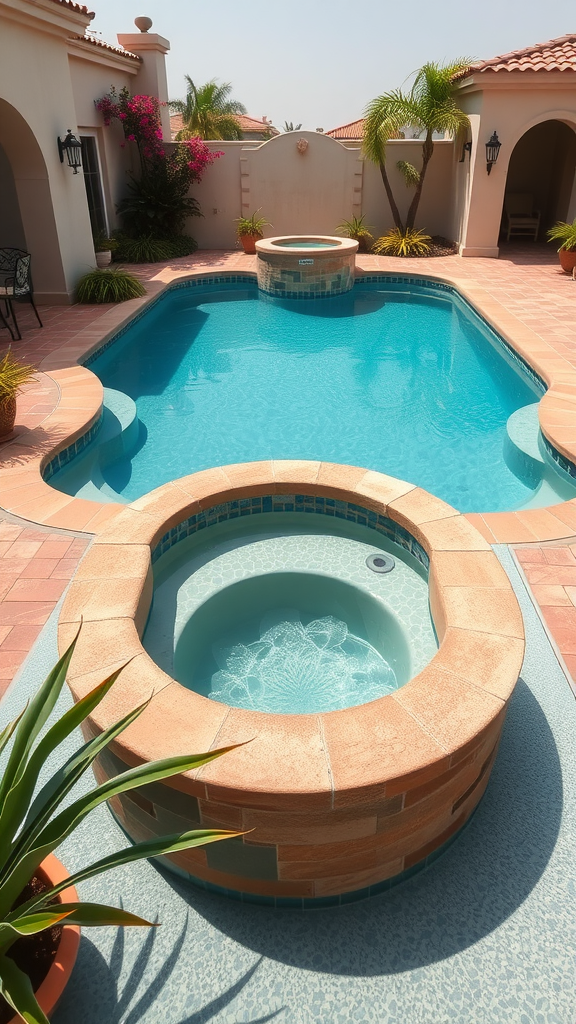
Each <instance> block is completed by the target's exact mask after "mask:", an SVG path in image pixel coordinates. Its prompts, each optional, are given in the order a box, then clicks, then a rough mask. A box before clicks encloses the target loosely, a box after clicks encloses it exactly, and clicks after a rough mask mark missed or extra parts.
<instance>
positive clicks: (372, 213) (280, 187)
mask: <svg viewBox="0 0 576 1024" xmlns="http://www.w3.org/2000/svg"><path fill="white" fill-rule="evenodd" d="M300 140H302V142H305V143H307V146H306V148H305V151H304V152H299V150H298V142H299V141H300ZM209 145H210V148H211V149H212V150H213V151H217V150H219V151H221V152H222V153H223V155H222V156H221V157H220V158H219V159H218V160H217V161H216V162H215V163H214V164H213V165H212V166H211V167H210V168H209V169H208V170H207V172H206V174H205V176H204V179H203V181H202V182H201V183H200V184H199V185H194V186H193V187H192V189H191V194H192V195H194V196H195V197H196V198H197V199H198V200H199V202H200V206H201V210H202V214H203V217H202V218H193V219H192V218H191V219H190V220H189V222H188V225H187V229H186V230H187V231H188V232H189V233H190V234H191V235H193V237H194V238H196V239H197V241H198V243H199V245H200V248H201V249H230V248H233V247H234V246H235V245H236V229H235V223H234V220H235V218H236V217H238V216H240V214H241V213H242V215H244V216H249V215H250V214H252V213H253V212H254V211H255V210H258V209H259V210H261V214H260V215H261V216H264V217H265V218H266V219H267V220H268V221H270V222H271V226H270V227H268V228H267V229H266V231H265V234H266V235H267V236H271V235H283V234H291V233H293V232H296V233H305V234H314V233H316V232H318V233H321V234H334V232H335V230H336V227H337V225H338V224H339V223H340V222H341V221H342V220H344V219H346V220H350V219H351V217H352V216H353V215H355V216H360V215H361V214H364V215H365V218H366V223H367V224H368V225H370V226H371V227H372V228H373V229H374V233H375V234H376V235H380V234H382V233H383V232H384V231H386V230H387V229H388V228H390V227H392V226H393V220H392V214H391V211H390V207H389V204H388V200H387V198H386V193H385V191H384V185H383V183H382V178H381V176H380V170H379V168H378V167H376V166H375V165H374V164H371V163H369V162H368V161H366V160H364V159H363V157H362V153H361V150H360V147H359V146H348V147H347V146H344V145H342V144H341V143H340V142H337V141H336V140H335V139H331V138H329V137H328V136H326V135H321V134H320V133H317V132H291V133H286V134H283V135H280V136H277V137H275V138H274V139H270V140H269V141H268V142H265V143H261V144H251V143H250V144H246V143H242V142H223V143H210V144H209ZM301 148H304V147H303V146H301ZM453 152H454V146H453V143H452V142H448V141H447V142H439V143H436V145H435V149H434V156H433V159H432V161H431V163H430V166H429V171H428V176H427V179H426V182H425V186H424V192H423V196H422V201H421V205H420V211H419V215H418V226H419V227H422V228H425V229H426V230H428V231H429V232H430V233H431V234H441V235H447V234H449V230H450V225H451V221H452V211H451V202H452V180H453ZM421 153H422V145H421V143H419V142H418V141H417V140H398V141H394V142H392V143H390V145H389V149H388V169H389V175H390V179H391V182H392V187H393V190H394V194H395V196H396V200H397V203H398V206H399V208H400V211H401V213H402V215H405V213H406V211H407V209H408V206H409V203H410V201H411V198H412V196H413V189H408V188H406V185H405V184H404V181H403V179H402V177H401V175H400V173H399V171H398V170H397V168H396V164H397V162H398V161H399V160H408V161H410V162H411V163H414V164H415V165H416V166H417V167H419V166H420V162H421Z"/></svg>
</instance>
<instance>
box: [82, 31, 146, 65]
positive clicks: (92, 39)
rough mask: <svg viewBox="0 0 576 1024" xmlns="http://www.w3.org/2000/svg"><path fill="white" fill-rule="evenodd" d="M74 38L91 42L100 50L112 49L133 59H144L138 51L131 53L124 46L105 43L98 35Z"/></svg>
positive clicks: (113, 51) (83, 41)
mask: <svg viewBox="0 0 576 1024" xmlns="http://www.w3.org/2000/svg"><path fill="white" fill-rule="evenodd" d="M72 38H73V39H78V40H79V41H80V42H81V43H90V45H91V46H97V47H98V48H99V49H100V50H111V51H112V53H119V54H120V55H121V56H122V57H130V58H131V59H132V60H137V61H142V57H139V56H138V54H137V53H130V50H125V49H124V48H123V47H122V46H113V45H112V43H105V42H104V40H103V39H97V38H96V36H73V37H72Z"/></svg>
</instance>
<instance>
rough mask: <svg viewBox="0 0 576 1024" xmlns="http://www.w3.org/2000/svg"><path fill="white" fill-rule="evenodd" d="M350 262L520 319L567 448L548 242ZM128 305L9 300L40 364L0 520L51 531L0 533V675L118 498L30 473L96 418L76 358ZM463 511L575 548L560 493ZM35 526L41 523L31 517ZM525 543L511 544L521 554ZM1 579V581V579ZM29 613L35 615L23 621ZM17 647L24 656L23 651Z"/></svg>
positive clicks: (569, 437)
mask: <svg viewBox="0 0 576 1024" xmlns="http://www.w3.org/2000/svg"><path fill="white" fill-rule="evenodd" d="M255 259H256V258H255V257H253V256H246V255H244V254H243V253H241V252H220V251H204V252H201V253H197V254H195V255H193V256H190V257H185V258H183V259H179V260H174V261H172V262H170V263H168V264H154V265H144V266H138V267H131V268H130V269H131V270H132V271H133V272H134V273H136V274H137V275H138V276H139V277H140V278H141V279H142V281H143V282H144V283H145V285H146V287H147V290H148V292H149V294H154V293H156V292H158V291H159V290H161V289H162V288H163V287H164V285H165V284H166V283H167V282H169V281H171V280H173V279H175V278H177V277H179V276H182V275H189V274H190V273H194V272H196V273H207V272H209V271H212V270H215V271H220V272H222V271H228V272H235V271H236V272H237V271H239V270H246V271H249V272H251V271H252V272H253V271H254V269H255ZM357 268H358V271H359V272H360V273H362V272H366V273H370V272H380V273H402V274H405V273H410V274H422V275H426V276H432V277H439V278H443V277H444V276H446V277H447V278H450V279H454V280H457V281H458V282H460V283H461V284H462V286H463V288H466V290H467V293H468V294H469V296H470V297H471V298H472V300H473V299H474V295H475V294H476V293H477V294H478V296H482V302H483V304H484V308H485V311H486V313H487V314H488V315H490V314H491V313H492V312H494V317H495V319H498V321H499V324H500V326H501V328H502V332H503V333H504V334H505V335H506V330H507V327H508V325H509V324H512V325H513V326H514V331H516V334H517V335H518V329H519V325H520V328H521V330H524V332H525V335H523V336H522V338H523V339H524V337H525V341H526V345H525V349H524V351H525V352H528V353H530V354H533V355H534V359H535V360H538V359H540V358H541V357H543V355H545V357H546V360H547V365H549V366H550V368H551V374H552V373H553V374H554V379H555V384H554V389H555V390H554V394H551V392H548V394H547V396H546V408H547V416H548V419H547V420H546V426H548V422H550V423H551V429H552V428H553V431H554V432H555V433H554V436H555V439H556V438H559V439H560V443H561V444H563V443H565V444H566V445H567V446H568V447H570V446H572V445H573V444H574V443H575V442H576V433H575V432H574V430H573V427H572V425H571V424H572V422H574V421H573V420H572V417H573V415H574V413H575V411H576V376H575V374H576V283H575V282H573V281H572V279H571V278H570V277H569V276H568V275H566V274H563V273H562V271H561V269H560V267H559V264H558V258H557V254H556V252H555V251H554V249H553V248H551V247H548V246H539V245H533V246H528V245H510V246H503V247H502V250H501V256H500V259H498V260H490V259H461V258H459V257H456V256H450V257H442V258H439V259H415V260H409V261H408V260H402V259H393V258H390V257H381V256H372V255H361V256H359V257H358V260H357ZM139 304H141V300H133V302H132V303H126V304H122V306H113V305H110V306H102V305H99V306H80V305H76V306H52V307H47V306H44V307H42V308H41V316H42V320H43V322H44V325H45V326H44V328H43V329H39V328H38V326H37V324H36V322H35V320H34V317H33V314H32V311H31V310H29V309H28V307H27V306H26V305H23V306H22V307H21V308H20V309H19V313H18V316H19V322H20V324H21V328H22V333H23V339H22V341H19V342H14V343H13V346H12V347H13V351H14V352H15V353H16V354H18V355H19V356H21V357H22V358H23V359H25V360H28V361H30V362H33V363H34V364H35V365H37V366H42V368H43V370H45V371H46V372H41V373H39V374H38V379H37V381H35V382H33V383H32V384H31V385H30V386H29V387H28V388H27V389H26V391H25V392H24V393H23V394H22V395H21V396H20V397H19V401H18V415H17V431H18V436H17V439H16V441H15V442H13V443H12V446H10V444H7V445H3V446H0V507H4V508H8V509H10V511H11V513H12V515H11V516H9V517H8V519H9V520H10V522H8V523H6V522H4V523H1V524H0V526H1V527H2V528H3V529H5V530H6V529H7V528H8V527H11V528H12V532H13V531H14V528H15V527H16V526H17V525H18V520H19V519H21V520H27V521H29V523H30V524H31V523H34V522H41V523H43V524H44V530H46V532H47V533H48V534H49V535H50V536H49V537H44V540H42V541H41V542H38V540H34V539H32V538H33V536H35V532H34V530H35V528H33V527H32V525H26V524H25V523H24V524H22V525H21V526H19V527H18V529H19V530H21V531H22V535H21V534H20V533H19V534H18V536H17V537H16V535H14V537H13V538H12V540H11V541H10V544H9V547H8V548H6V547H5V545H6V544H7V543H8V541H9V540H10V536H9V534H10V529H8V533H7V536H6V537H4V536H1V535H0V564H3V563H6V565H7V566H9V568H6V571H5V572H2V577H0V579H1V578H3V577H4V576H6V577H7V579H6V580H5V583H4V586H3V585H2V583H1V582H0V663H1V666H2V667H1V670H0V679H1V680H4V681H7V680H8V679H9V678H10V676H11V672H12V671H14V670H15V668H17V663H19V661H18V659H17V658H16V654H17V653H18V651H17V648H16V647H15V645H16V644H20V645H21V646H25V645H26V644H28V645H29V646H30V645H31V644H32V643H33V640H34V638H35V635H37V632H38V631H39V628H40V626H41V624H42V623H43V622H44V621H46V618H47V617H48V615H49V614H50V611H51V609H52V608H53V607H54V605H55V603H56V601H57V600H58V590H59V586H60V584H61V582H62V576H61V574H63V573H65V572H66V571H68V572H72V571H73V569H74V566H75V565H76V564H77V561H78V558H79V557H80V545H79V544H78V543H77V544H76V546H75V547H73V544H74V543H75V541H77V540H78V538H77V536H76V534H78V533H79V532H80V533H81V532H82V531H85V536H86V542H82V543H87V542H88V540H89V535H91V534H93V533H98V532H99V531H100V529H101V528H103V527H104V526H105V523H106V522H107V521H109V519H110V517H111V516H114V515H115V514H116V513H117V511H118V510H119V506H114V505H108V506H100V505H99V504H98V503H96V502H88V501H83V500H81V499H75V498H70V497H69V496H67V495H62V494H60V493H59V492H55V491H54V490H53V489H52V488H50V487H49V485H48V484H45V483H44V482H43V481H42V480H41V478H40V476H39V472H38V470H39V467H40V464H41V463H40V459H39V456H38V453H43V452H48V451H50V450H51V449H52V450H53V449H54V443H55V439H56V441H58V439H59V437H60V436H61V437H62V438H63V439H64V440H62V443H61V446H64V442H65V439H66V438H67V437H72V436H79V435H80V434H82V433H84V432H85V430H86V429H87V428H88V427H87V424H88V425H89V423H90V422H92V421H94V419H95V418H96V417H97V414H98V409H99V407H100V402H101V391H99V384H98V382H97V381H95V380H94V378H93V376H92V375H90V373H89V371H87V370H84V369H82V368H81V367H78V366H77V365H76V364H77V362H78V361H80V360H81V359H82V357H83V355H84V354H85V353H86V352H87V351H90V349H91V347H94V346H95V345H97V343H98V341H99V340H100V339H101V338H102V337H105V336H107V335H108V334H110V333H113V331H114V329H115V328H116V326H117V325H118V323H119V321H121V320H122V318H123V317H124V316H126V315H128V314H131V312H132V309H133V308H134V309H136V308H137V306H138V305H139ZM540 342H541V343H542V344H541V345H540ZM8 343H9V336H8V332H7V331H3V330H0V352H2V351H4V349H5V348H6V347H7V345H8ZM68 368H70V369H68ZM71 381H72V382H73V383H74V391H73V394H71V397H69V398H68V397H67V394H70V392H68V391H67V389H68V388H69V387H70V382H71ZM558 382H559V383H558ZM542 408H543V409H544V406H543V407H542ZM55 414H57V423H56V427H55V428H54V427H53V426H50V427H47V421H48V420H49V417H51V416H52V420H53V419H54V415H55ZM32 452H33V453H34V457H35V459H36V466H35V468H33V467H32V465H31V463H30V456H31V453H32ZM16 485H17V488H18V499H17V502H14V501H13V500H12V499H13V497H14V493H15V491H12V495H10V492H11V490H12V488H14V487H16ZM14 513H16V517H14ZM469 519H470V521H471V522H473V524H474V525H475V526H476V527H477V528H478V529H479V530H480V532H481V533H482V534H483V536H485V537H486V539H487V540H489V541H490V543H496V542H502V543H516V544H518V543H520V544H528V543H534V545H535V547H534V555H535V556H536V552H538V551H539V552H542V551H544V550H547V551H549V550H552V549H550V548H548V547H546V545H544V546H542V544H543V542H546V541H547V540H548V539H555V540H556V541H558V539H559V538H565V539H564V540H563V545H564V547H563V548H558V547H556V548H555V549H554V550H556V551H560V550H564V551H565V552H568V554H569V555H570V557H571V558H573V556H574V550H573V548H576V542H575V541H574V534H575V533H576V504H572V503H564V504H563V505H558V506H553V508H552V509H551V510H546V509H541V510H530V512H529V513H526V512H516V513H514V512H511V513H490V514H486V515H483V516H480V515H471V516H469ZM66 527H72V528H73V529H74V531H75V532H74V533H72V534H69V535H68V536H69V537H70V540H71V543H70V547H69V549H68V553H67V554H65V555H62V554H60V553H59V552H60V551H61V550H62V549H61V548H58V547H56V548H50V547H47V548H44V549H43V553H42V554H39V551H40V548H39V547H38V548H34V550H33V546H34V545H35V544H38V543H40V544H44V543H46V544H58V543H60V544H62V540H61V537H62V533H63V530H62V529H61V528H66ZM39 530H40V532H42V530H41V528H39ZM28 531H31V532H30V533H29V532H28ZM52 534H54V536H52ZM56 538H58V539H56ZM18 544H20V545H23V546H21V547H20V548H18V547H17V546H15V545H18ZM571 545H572V546H571ZM528 550H529V549H528V548H523V549H522V551H523V552H524V553H525V552H526V551H528ZM70 552H73V553H72V554H71V553H70ZM8 553H9V554H8ZM551 557H557V558H559V557H560V556H559V555H556V556H551ZM566 557H567V555H566ZM543 558H544V556H543ZM547 558H548V556H546V558H544V562H545V567H546V569H547V570H549V571H547V572H546V574H545V576H546V579H545V580H544V579H540V580H536V579H534V578H532V575H531V573H532V569H530V572H528V573H527V574H526V575H527V578H528V582H529V583H530V585H531V586H533V587H536V588H538V587H540V588H543V587H544V588H546V589H536V590H535V591H534V592H535V595H536V597H537V599H538V600H539V601H540V604H541V607H542V610H543V614H544V618H545V620H546V622H547V623H548V625H549V628H550V629H551V631H552V633H553V635H554V636H555V637H556V642H557V644H558V647H559V649H560V652H561V654H562V656H563V657H564V660H565V662H566V664H567V666H568V668H569V669H570V670H571V671H572V673H575V672H576V645H575V646H574V649H573V650H572V652H571V651H570V650H568V647H569V646H570V639H569V634H570V633H573V634H574V635H576V629H574V626H575V625H576V618H575V615H574V614H573V612H572V608H574V609H575V613H576V608H575V606H574V602H573V597H574V591H571V590H570V588H571V587H572V586H574V587H576V583H569V582H564V581H565V580H567V579H568V578H570V579H572V577H571V576H570V575H569V573H568V575H567V570H569V569H570V568H571V564H568V563H561V562H557V563H554V562H548V560H547ZM535 562H536V559H535ZM72 563H74V564H72ZM575 563H576V560H575ZM522 564H523V565H528V564H531V563H530V562H529V560H528V559H527V558H526V555H525V554H523V555H522ZM8 579H9V580H10V581H11V582H10V586H9V587H8V589H6V585H7V583H8ZM556 587H558V588H560V590H561V591H562V594H560V591H557V590H555V589H550V588H556ZM32 598H34V600H33V599H32ZM554 600H558V601H560V600H561V601H562V602H566V601H569V602H570V604H571V606H572V608H571V607H569V605H568V604H567V603H561V604H558V605H556V604H555V603H554ZM32 605H37V606H38V607H37V608H36V609H32V610H30V607H29V606H32ZM5 606H9V607H7V608H5ZM16 606H18V607H16ZM2 615H4V617H2ZM11 616H13V617H14V621H12V620H11ZM18 616H20V617H18ZM27 616H28V618H27ZM34 616H36V618H37V619H38V620H39V621H32V619H33V618H34ZM42 616H44V618H42ZM16 620H17V621H16ZM40 620H41V621H40ZM25 629H29V632H28V633H26V632H22V630H25ZM34 629H36V633H34ZM18 631H20V632H18ZM26 638H27V639H26ZM6 644H8V646H6ZM10 645H12V647H10ZM20 653H22V655H23V652H20ZM20 660H21V659H20ZM11 666H12V667H11Z"/></svg>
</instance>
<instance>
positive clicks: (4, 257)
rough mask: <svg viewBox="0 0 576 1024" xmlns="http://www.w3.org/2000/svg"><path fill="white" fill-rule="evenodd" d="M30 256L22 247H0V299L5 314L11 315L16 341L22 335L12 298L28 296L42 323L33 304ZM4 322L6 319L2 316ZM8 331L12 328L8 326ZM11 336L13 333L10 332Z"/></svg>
mask: <svg viewBox="0 0 576 1024" xmlns="http://www.w3.org/2000/svg"><path fill="white" fill-rule="evenodd" d="M31 262H32V257H31V255H30V253H29V252H25V251H24V249H0V299H3V301H4V303H5V306H6V316H11V317H12V320H13V322H14V327H15V328H16V339H15V340H16V341H20V339H21V337H22V335H21V334H20V328H19V326H18V321H17V319H16V314H15V312H14V307H13V305H12V300H13V299H22V298H26V296H27V297H28V300H29V301H30V303H31V305H32V309H33V310H34V313H35V314H36V319H37V321H38V323H39V324H40V327H43V326H44V325H43V323H42V321H41V319H40V316H39V314H38V310H37V309H36V306H35V304H34V290H33V287H32V274H31V271H30V264H31ZM2 319H3V320H4V322H5V323H7V320H6V319H5V317H2ZM9 330H10V333H11V334H12V330H11V329H10V328H9ZM12 337H14V335H13V334H12Z"/></svg>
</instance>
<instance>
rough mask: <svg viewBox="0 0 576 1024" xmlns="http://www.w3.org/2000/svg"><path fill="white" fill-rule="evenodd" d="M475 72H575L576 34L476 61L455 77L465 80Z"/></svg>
mask: <svg viewBox="0 0 576 1024" xmlns="http://www.w3.org/2000/svg"><path fill="white" fill-rule="evenodd" d="M475 71H476V72H478V71H480V72H484V71H576V34H571V35H566V36H559V37H558V39H550V40H548V42H546V43H535V44H534V46H526V47H524V49H523V50H511V52H510V53H503V54H501V55H500V56H498V57H492V58H491V59H490V60H481V61H476V63H474V64H471V65H470V68H469V69H468V70H467V71H464V72H462V74H460V75H456V76H455V77H456V78H466V77H467V76H468V75H470V74H471V73H473V72H475Z"/></svg>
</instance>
